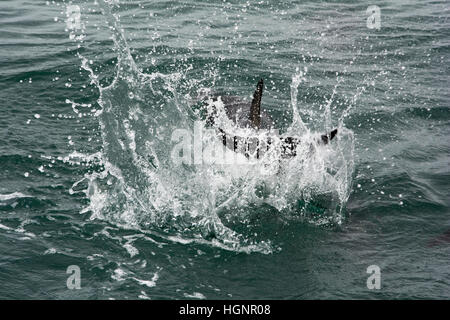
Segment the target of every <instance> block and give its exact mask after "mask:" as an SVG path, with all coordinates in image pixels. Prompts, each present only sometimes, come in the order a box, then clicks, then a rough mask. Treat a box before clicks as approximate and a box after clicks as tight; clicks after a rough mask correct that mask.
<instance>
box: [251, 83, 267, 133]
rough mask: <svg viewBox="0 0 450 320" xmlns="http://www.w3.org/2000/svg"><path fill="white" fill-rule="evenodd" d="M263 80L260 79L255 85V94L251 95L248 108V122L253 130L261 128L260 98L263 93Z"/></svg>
mask: <svg viewBox="0 0 450 320" xmlns="http://www.w3.org/2000/svg"><path fill="white" fill-rule="evenodd" d="M263 87H264V83H263V79H260V80H259V82H258V84H257V85H256V90H255V93H254V94H253V100H252V105H251V107H250V122H251V123H252V126H253V128H255V129H259V128H260V126H261V97H262V93H263Z"/></svg>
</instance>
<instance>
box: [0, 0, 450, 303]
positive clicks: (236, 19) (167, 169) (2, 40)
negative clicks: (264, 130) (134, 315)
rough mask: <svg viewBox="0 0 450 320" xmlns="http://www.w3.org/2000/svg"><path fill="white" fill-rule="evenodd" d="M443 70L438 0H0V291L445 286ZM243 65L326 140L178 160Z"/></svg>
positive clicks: (449, 208)
mask: <svg viewBox="0 0 450 320" xmlns="http://www.w3.org/2000/svg"><path fill="white" fill-rule="evenodd" d="M371 5H377V6H378V8H379V16H377V17H375V18H374V19H375V20H372V18H370V19H369V21H368V18H369V15H370V14H371V13H370V12H367V8H368V7H369V6H371ZM375 21H378V22H379V25H378V27H375V28H374V26H375V25H374V22H375ZM449 65H450V5H449V3H448V1H430V0H427V1H418V0H411V1H408V0H401V1H376V3H372V2H371V1H366V0H364V1H349V0H347V1H272V0H267V1H264V0H263V1H247V2H244V1H217V0H212V1H144V0H142V1H125V0H123V1H105V0H97V1H61V0H59V1H41V0H33V1H24V0H3V1H0V108H1V109H0V110H1V113H0V298H1V299H426V298H428V299H429V298H431V299H448V298H449V297H450V269H449V258H450V249H449V248H450V182H449V180H450V179H449V178H450V171H449V166H450V144H449V138H448V137H449V135H450V110H449V107H450V104H449V103H450V93H449V87H450V69H449ZM260 78H263V79H264V82H265V89H264V94H263V99H262V108H263V109H264V110H265V111H266V112H267V113H268V114H270V116H271V117H272V119H273V120H274V122H275V124H276V126H277V128H279V129H280V131H281V132H284V133H289V134H295V135H298V136H302V137H303V140H305V141H313V140H314V137H315V135H317V134H323V133H325V132H327V131H328V130H330V129H332V128H338V130H339V131H338V136H337V137H336V140H333V141H332V142H333V143H330V144H329V146H326V147H320V146H316V145H314V144H313V143H312V144H308V148H305V149H299V150H298V151H299V154H298V156H297V157H296V158H295V159H293V160H289V161H285V160H279V159H269V160H270V161H269V160H268V162H269V163H267V165H269V166H270V165H273V166H275V169H273V170H272V171H271V172H269V173H267V172H266V173H261V170H256V171H255V170H252V169H250V170H248V167H245V166H244V167H240V166H231V167H230V166H220V165H214V164H203V165H181V166H177V165H175V164H174V163H173V153H172V150H173V148H174V146H175V144H176V142H174V141H173V139H172V137H173V133H174V132H176V130H180V129H181V130H187V131H188V132H191V131H193V130H194V128H195V123H196V121H199V120H200V119H201V117H200V115H199V114H198V113H197V112H196V110H197V107H198V101H199V97H200V96H202V94H203V93H204V92H223V93H226V94H229V95H233V96H241V97H246V98H247V99H251V98H250V96H251V95H252V93H253V91H254V88H255V85H256V83H257V81H258V80H259V79H260ZM308 139H309V140H308ZM208 141H209V142H208V143H210V144H214V138H212V140H208ZM309 146H311V148H313V149H314V150H313V151H311V149H310V147H309ZM272 160H273V161H272ZM269 171H270V170H269ZM373 265H376V266H378V267H379V270H380V279H381V285H380V288H379V289H376V288H375V289H370V288H369V287H368V286H367V280H368V278H369V276H370V275H371V274H370V273H367V269H368V267H369V266H373ZM69 266H77V267H78V268H79V270H80V281H81V282H80V288H79V289H70V285H69V286H68V285H67V281H68V278H69V277H70V276H71V274H70V273H67V269H68V267H69Z"/></svg>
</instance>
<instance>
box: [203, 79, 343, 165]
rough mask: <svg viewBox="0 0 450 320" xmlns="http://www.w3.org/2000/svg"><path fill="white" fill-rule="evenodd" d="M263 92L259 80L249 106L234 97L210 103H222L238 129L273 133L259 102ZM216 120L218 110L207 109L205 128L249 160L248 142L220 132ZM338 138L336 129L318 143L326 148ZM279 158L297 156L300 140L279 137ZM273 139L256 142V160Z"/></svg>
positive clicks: (247, 139) (322, 137) (222, 131)
mask: <svg viewBox="0 0 450 320" xmlns="http://www.w3.org/2000/svg"><path fill="white" fill-rule="evenodd" d="M263 89H264V81H263V79H260V80H259V81H258V84H257V85H256V90H255V92H254V93H253V99H252V101H251V104H250V105H249V104H248V102H246V101H244V100H242V99H241V98H239V97H236V96H227V95H216V96H214V97H212V101H213V102H215V101H218V99H221V101H222V102H223V104H224V108H225V112H226V115H227V117H228V118H229V119H230V120H232V121H233V122H234V124H235V125H237V126H238V127H240V128H250V129H252V130H254V131H255V133H257V132H258V131H259V130H261V129H264V130H272V129H274V122H273V121H272V119H271V118H270V116H269V115H268V114H267V113H266V112H265V111H264V110H262V109H261V99H262V93H263ZM216 117H217V109H216V108H215V107H214V106H213V107H212V108H209V109H208V115H207V124H208V125H210V126H212V127H215V128H216V129H217V131H218V132H219V134H220V135H221V137H222V141H223V144H224V145H225V146H226V147H227V148H229V149H231V150H232V151H235V152H243V153H244V154H245V156H246V157H249V155H250V153H249V150H250V149H251V147H250V144H251V141H250V138H248V137H247V138H244V137H239V136H236V135H231V134H229V133H227V132H225V130H224V129H223V128H220V127H219V126H217V124H216V121H215V119H216ZM336 134H337V129H334V130H332V131H331V132H329V133H328V134H324V135H321V136H320V139H319V141H318V143H319V144H323V145H326V144H328V143H329V142H330V141H331V140H333V138H334V137H335V136H336ZM242 141H244V147H243V148H238V144H239V143H242ZM280 141H281V156H282V157H283V158H290V157H294V156H296V147H297V145H298V144H299V143H300V142H301V141H300V139H299V137H290V136H281V137H280ZM272 142H273V139H271V138H270V137H268V139H267V141H265V146H262V144H260V141H257V142H256V144H257V145H256V149H255V150H256V157H257V158H259V157H260V155H261V153H262V152H261V151H262V148H264V147H265V148H266V150H269V148H270V146H271V144H272Z"/></svg>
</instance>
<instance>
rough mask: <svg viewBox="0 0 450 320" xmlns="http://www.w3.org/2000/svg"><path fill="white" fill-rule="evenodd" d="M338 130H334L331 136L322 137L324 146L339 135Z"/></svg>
mask: <svg viewBox="0 0 450 320" xmlns="http://www.w3.org/2000/svg"><path fill="white" fill-rule="evenodd" d="M337 131H338V130H337V129H334V130H333V131H331V132H330V133H329V134H324V135H322V136H321V138H322V142H323V144H327V143H328V142H329V141H331V140H333V138H334V137H335V136H336V135H337Z"/></svg>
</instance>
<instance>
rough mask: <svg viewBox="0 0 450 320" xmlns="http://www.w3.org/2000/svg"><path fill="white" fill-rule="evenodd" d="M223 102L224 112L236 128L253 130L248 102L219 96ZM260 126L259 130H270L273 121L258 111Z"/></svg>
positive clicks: (232, 97)
mask: <svg viewBox="0 0 450 320" xmlns="http://www.w3.org/2000/svg"><path fill="white" fill-rule="evenodd" d="M220 98H221V100H222V101H223V104H224V107H225V112H226V114H227V116H228V118H230V120H232V121H233V122H234V123H235V124H236V125H237V126H239V127H241V128H246V127H247V128H253V127H254V124H253V122H252V120H251V104H250V102H248V101H245V100H242V99H240V98H239V97H235V96H221V97H220ZM260 116H261V118H260V125H259V128H261V129H271V128H272V127H273V121H272V119H271V118H270V116H269V115H268V114H267V113H266V112H264V111H262V110H261V111H260Z"/></svg>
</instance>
